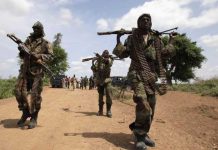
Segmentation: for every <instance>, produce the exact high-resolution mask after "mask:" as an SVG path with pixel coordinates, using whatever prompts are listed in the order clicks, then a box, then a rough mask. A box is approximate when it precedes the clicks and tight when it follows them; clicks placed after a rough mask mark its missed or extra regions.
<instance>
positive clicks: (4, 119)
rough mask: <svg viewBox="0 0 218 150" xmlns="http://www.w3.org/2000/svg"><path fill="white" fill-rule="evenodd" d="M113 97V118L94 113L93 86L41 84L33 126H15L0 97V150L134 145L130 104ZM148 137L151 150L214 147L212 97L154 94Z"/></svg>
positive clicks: (216, 110) (217, 144)
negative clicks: (74, 87)
mask: <svg viewBox="0 0 218 150" xmlns="http://www.w3.org/2000/svg"><path fill="white" fill-rule="evenodd" d="M127 103H128V105H127V104H124V103H121V102H119V101H117V100H114V101H113V106H112V112H113V118H107V117H106V116H101V117H98V116H96V112H97V110H98V104H97V91H96V90H83V91H82V90H75V91H71V90H67V89H52V88H45V89H44V91H43V102H42V109H41V111H40V113H39V119H38V126H37V128H35V129H32V130H28V129H20V128H18V127H17V126H16V122H17V121H18V119H19V117H20V114H21V113H20V112H19V111H18V109H17V103H16V101H15V98H9V99H7V100H0V150H119V149H128V150H131V149H134V144H133V141H134V139H133V135H132V133H131V132H130V130H129V129H128V125H129V124H130V123H131V122H132V121H133V120H134V104H133V103H132V102H127ZM150 136H151V138H153V139H154V140H155V141H156V147H155V148H149V149H155V150H163V149H164V150H195V149H196V150H218V99H216V98H211V97H201V96H198V95H195V94H189V93H182V92H169V93H168V94H167V95H165V96H162V97H158V101H157V107H156V113H155V118H154V121H153V124H152V128H151V131H150Z"/></svg>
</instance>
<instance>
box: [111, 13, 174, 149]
mask: <svg viewBox="0 0 218 150" xmlns="http://www.w3.org/2000/svg"><path fill="white" fill-rule="evenodd" d="M137 24H138V28H135V29H133V30H132V34H131V35H129V36H128V38H127V40H126V41H125V43H124V45H123V44H122V43H121V42H120V37H121V36H122V35H123V34H118V35H117V45H116V47H115V48H114V51H113V53H114V54H115V55H117V56H118V57H120V58H126V57H130V59H131V64H130V67H129V72H128V80H129V81H131V86H132V89H133V91H134V95H133V101H134V102H135V103H136V111H135V112H136V119H135V121H134V122H133V123H132V124H130V126H129V127H130V129H131V130H132V131H133V133H134V135H135V137H136V148H137V149H139V150H144V149H146V146H152V147H154V146H155V143H154V141H152V140H151V139H150V138H149V136H148V132H149V130H150V127H151V123H152V120H153V117H154V111H155V105H156V97H155V90H158V92H159V93H161V94H164V93H166V84H162V86H161V87H160V88H159V89H156V86H155V82H156V81H157V78H158V77H159V78H160V79H162V80H164V79H165V77H166V76H165V71H164V69H163V65H162V62H163V60H164V57H167V56H170V54H172V52H173V50H174V47H173V45H172V41H173V40H172V36H171V35H170V39H169V44H168V45H167V46H165V47H164V46H163V43H162V41H161V38H160V36H159V35H158V34H156V33H155V32H153V31H152V30H151V25H152V22H151V16H150V14H142V15H141V16H140V17H139V18H138V21H137Z"/></svg>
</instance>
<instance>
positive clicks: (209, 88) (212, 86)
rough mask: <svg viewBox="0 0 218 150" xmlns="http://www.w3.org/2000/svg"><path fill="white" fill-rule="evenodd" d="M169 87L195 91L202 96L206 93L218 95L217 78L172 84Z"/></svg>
mask: <svg viewBox="0 0 218 150" xmlns="http://www.w3.org/2000/svg"><path fill="white" fill-rule="evenodd" d="M170 89H171V90H179V91H184V92H195V93H199V94H201V95H202V96H205V95H208V96H213V97H218V78H212V79H209V80H200V81H197V82H195V83H193V84H178V85H173V86H172V87H170Z"/></svg>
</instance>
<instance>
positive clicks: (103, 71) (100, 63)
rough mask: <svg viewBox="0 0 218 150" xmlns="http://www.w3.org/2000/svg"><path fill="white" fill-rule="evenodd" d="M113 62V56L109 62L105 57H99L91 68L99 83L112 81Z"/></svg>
mask: <svg viewBox="0 0 218 150" xmlns="http://www.w3.org/2000/svg"><path fill="white" fill-rule="evenodd" d="M112 64H113V59H112V58H109V60H108V63H105V62H104V60H103V59H101V58H99V59H97V60H96V61H95V63H94V64H93V65H92V67H91V69H92V71H93V73H94V75H95V79H96V84H97V85H104V84H106V83H108V82H111V79H110V72H111V66H112Z"/></svg>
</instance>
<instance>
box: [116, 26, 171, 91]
mask: <svg viewBox="0 0 218 150" xmlns="http://www.w3.org/2000/svg"><path fill="white" fill-rule="evenodd" d="M133 31H134V30H133ZM135 38H136V36H134V32H133V34H132V35H129V36H128V38H127V39H126V41H125V43H124V45H123V44H122V43H119V44H117V45H116V47H115V48H114V50H113V54H115V55H116V56H118V57H119V58H127V57H130V58H131V64H130V67H129V73H128V78H129V80H131V81H133V82H137V81H138V80H141V75H140V73H141V74H142V71H143V68H142V65H141V64H140V62H139V59H138V57H137V54H136V45H139V46H138V47H139V48H141V49H142V51H143V55H144V56H143V57H145V60H146V61H147V64H148V68H149V71H150V73H151V74H152V76H153V77H154V80H155V81H157V78H158V77H159V73H160V72H159V70H158V69H159V66H158V65H159V64H158V59H157V48H156V47H157V46H156V45H155V42H154V41H155V40H161V39H160V37H158V36H157V35H154V34H153V33H152V32H149V33H148V35H147V36H146V37H143V36H142V35H139V36H137V40H136V39H135ZM160 47H161V49H160V55H161V62H162V61H163V60H164V59H167V58H168V57H170V56H171V55H172V54H173V52H174V46H173V45H172V44H168V45H166V46H164V45H163V42H162V41H161V45H160ZM140 57H141V56H140ZM149 88H150V89H149ZM147 89H148V90H147V92H148V91H151V92H150V93H151V94H152V93H154V92H155V89H151V87H147ZM148 93H149V92H148Z"/></svg>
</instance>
